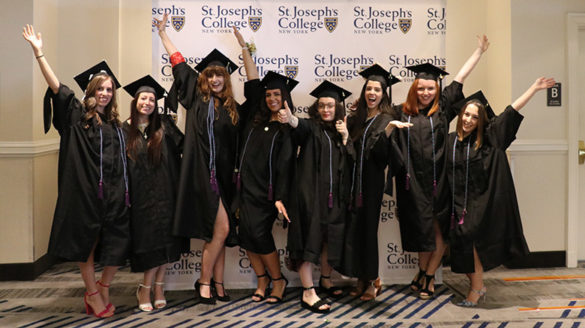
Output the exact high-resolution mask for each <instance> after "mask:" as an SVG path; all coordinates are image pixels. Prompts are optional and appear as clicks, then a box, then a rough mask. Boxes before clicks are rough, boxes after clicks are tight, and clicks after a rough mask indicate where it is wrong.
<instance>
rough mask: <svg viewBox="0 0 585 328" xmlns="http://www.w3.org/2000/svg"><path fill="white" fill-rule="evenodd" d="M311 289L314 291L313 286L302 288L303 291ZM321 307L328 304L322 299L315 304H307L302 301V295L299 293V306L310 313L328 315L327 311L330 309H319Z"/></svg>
mask: <svg viewBox="0 0 585 328" xmlns="http://www.w3.org/2000/svg"><path fill="white" fill-rule="evenodd" d="M311 289H315V287H314V286H311V287H303V290H311ZM322 305H329V303H328V302H327V301H326V300H324V299H320V300H318V301H317V302H315V303H313V304H309V303H307V302H305V301H304V300H303V293H301V306H302V307H303V308H305V309H307V310H309V311H311V312H315V313H328V312H329V311H331V308H330V307H329V308H327V309H320V307H321V306H322Z"/></svg>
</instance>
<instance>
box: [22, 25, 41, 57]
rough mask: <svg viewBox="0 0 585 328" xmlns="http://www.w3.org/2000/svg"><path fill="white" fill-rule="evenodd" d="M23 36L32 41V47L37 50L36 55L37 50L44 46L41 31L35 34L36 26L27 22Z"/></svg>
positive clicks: (29, 41)
mask: <svg viewBox="0 0 585 328" xmlns="http://www.w3.org/2000/svg"><path fill="white" fill-rule="evenodd" d="M22 37H23V38H24V39H25V40H26V41H28V43H30V45H31V47H32V48H33V50H34V51H35V55H38V54H37V53H36V52H38V51H40V50H41V49H42V48H43V39H42V38H41V33H40V32H39V33H37V34H36V35H35V28H34V27H33V26H32V25H29V24H26V26H25V27H24V28H23V29H22Z"/></svg>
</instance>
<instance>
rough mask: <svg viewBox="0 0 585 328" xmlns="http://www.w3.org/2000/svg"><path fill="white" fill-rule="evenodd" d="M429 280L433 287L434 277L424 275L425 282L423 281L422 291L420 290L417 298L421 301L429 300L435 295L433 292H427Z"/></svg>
mask: <svg viewBox="0 0 585 328" xmlns="http://www.w3.org/2000/svg"><path fill="white" fill-rule="evenodd" d="M431 280H432V281H433V286H434V285H435V275H434V274H433V275H430V276H429V275H428V274H425V281H424V286H423V289H421V290H420V292H419V293H418V297H419V298H420V299H421V300H428V299H429V298H431V297H433V295H435V292H434V291H431V290H429V285H430V284H431Z"/></svg>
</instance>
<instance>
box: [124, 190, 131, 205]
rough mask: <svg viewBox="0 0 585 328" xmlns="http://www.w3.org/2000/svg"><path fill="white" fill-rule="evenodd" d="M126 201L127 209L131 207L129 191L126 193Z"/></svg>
mask: <svg viewBox="0 0 585 328" xmlns="http://www.w3.org/2000/svg"><path fill="white" fill-rule="evenodd" d="M124 200H125V201H126V207H130V194H129V193H128V190H126V192H125V193H124Z"/></svg>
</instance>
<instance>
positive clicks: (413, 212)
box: [392, 81, 464, 252]
mask: <svg viewBox="0 0 585 328" xmlns="http://www.w3.org/2000/svg"><path fill="white" fill-rule="evenodd" d="M462 89H463V85H462V84H461V83H458V82H456V81H453V82H452V83H451V84H449V85H448V86H447V87H446V88H445V89H444V90H443V91H442V92H441V95H440V97H441V98H440V102H439V110H438V111H436V112H435V113H434V114H433V115H432V116H431V117H432V119H433V129H432V131H433V132H434V146H435V161H434V165H433V134H432V133H431V122H430V117H428V116H427V113H428V111H429V109H430V106H429V108H425V109H423V110H420V111H419V114H418V115H416V116H411V118H410V122H411V123H413V124H414V125H413V126H412V127H411V128H405V129H394V131H393V132H392V147H393V156H392V172H393V173H394V174H395V181H396V204H397V214H398V219H399V224H400V238H401V240H402V248H403V250H404V251H407V252H430V251H433V250H435V248H436V245H435V234H434V232H433V218H436V219H437V220H438V222H439V227H440V229H441V232H442V233H443V236H444V237H445V240H446V239H447V238H448V231H449V217H450V212H449V209H450V204H451V200H450V199H451V198H450V195H449V186H448V184H447V175H446V174H447V173H446V172H445V168H446V167H447V160H448V158H447V157H446V156H445V152H446V151H447V142H446V141H447V136H448V134H449V123H450V122H451V121H452V120H453V119H454V118H455V117H456V116H457V114H458V112H457V110H456V109H455V108H453V107H452V105H453V104H454V103H456V102H457V101H459V100H461V99H463V98H464V96H463V92H462ZM398 110H399V113H400V115H401V119H400V120H401V121H403V122H407V121H408V115H406V114H405V113H404V112H403V111H402V108H401V106H399V107H398ZM409 131H410V133H409ZM409 134H410V147H409V145H408V144H409V142H408V137H409ZM409 153H410V160H408V156H409ZM407 165H408V166H409V167H408V168H407ZM407 172H409V173H410V182H409V189H408V190H407V189H406V174H407ZM434 179H436V181H437V187H436V193H434V186H433V180H434Z"/></svg>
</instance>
